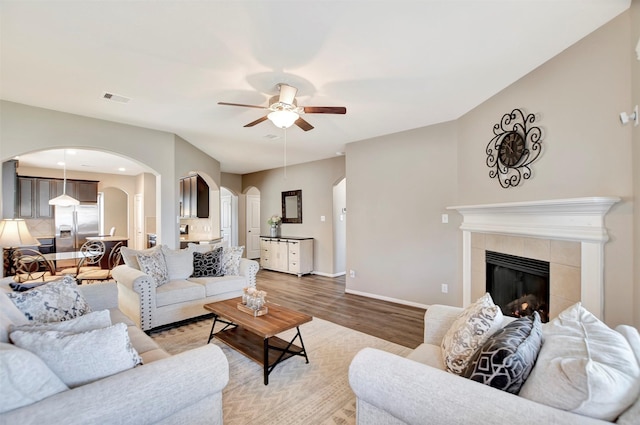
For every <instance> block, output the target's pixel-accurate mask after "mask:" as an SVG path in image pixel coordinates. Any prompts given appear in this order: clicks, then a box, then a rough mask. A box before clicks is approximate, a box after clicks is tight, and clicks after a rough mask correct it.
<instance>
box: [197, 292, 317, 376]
mask: <svg viewBox="0 0 640 425" xmlns="http://www.w3.org/2000/svg"><path fill="white" fill-rule="evenodd" d="M241 301H242V298H240V297H238V298H232V299H230V300H224V301H218V302H215V303H209V304H205V305H204V308H205V309H207V310H209V311H210V312H212V313H213V315H214V320H213V325H212V326H211V333H210V334H209V341H207V344H208V343H209V342H211V340H212V339H213V337H214V336H215V337H216V338H218V339H219V340H220V341H222V342H224V343H225V344H227V345H228V346H230V347H232V348H234V349H235V350H237V351H239V352H240V353H242V354H244V355H245V356H247V357H248V358H250V359H251V360H253V361H255V362H257V363H258V364H261V365H262V366H263V370H264V384H265V385H269V374H270V373H271V372H272V371H273V369H274V368H275V367H276V366H277V365H278V364H280V363H282V362H283V361H285V360H286V359H288V358H291V357H293V356H302V357H304V358H305V360H306V363H309V357H307V351H306V350H305V348H304V343H303V342H302V335H301V334H300V328H299V326H300V325H302V324H303V323H307V322H310V321H311V320H313V317H311V316H309V315H306V314H304V313H300V312H297V311H295V310H291V309H288V308H285V307H282V306H281V305H278V304H273V303H267V307H268V308H269V312H268V313H267V314H265V315H264V316H258V317H253V315H251V314H248V313H245V312H243V311H240V310H238V307H237V304H238V303H239V302H241ZM218 322H220V323H224V324H225V326H224V327H223V328H222V330H220V331H218V332H214V328H215V326H216V324H217V323H218ZM293 328H296V331H297V332H296V335H295V336H294V337H293V339H292V340H291V341H289V342H287V341H285V340H283V339H281V338H278V337H277V336H276V335H277V334H279V333H281V332H284V331H287V330H289V329H293ZM296 340H299V343H300V346H297V345H294V342H296Z"/></svg>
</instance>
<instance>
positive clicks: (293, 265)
mask: <svg viewBox="0 0 640 425" xmlns="http://www.w3.org/2000/svg"><path fill="white" fill-rule="evenodd" d="M289 271H290V272H296V273H297V272H300V263H299V262H297V261H289Z"/></svg>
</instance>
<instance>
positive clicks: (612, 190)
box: [346, 0, 640, 326]
mask: <svg viewBox="0 0 640 425" xmlns="http://www.w3.org/2000/svg"><path fill="white" fill-rule="evenodd" d="M638 8H639V6H638V1H637V0H636V1H634V3H633V8H632V10H631V11H630V12H627V13H624V14H622V15H620V16H619V17H618V18H616V19H614V20H613V21H611V22H610V23H609V24H607V25H605V26H604V27H602V28H601V29H599V30H598V31H596V32H594V33H593V34H591V35H589V36H588V37H586V38H585V39H583V40H581V41H580V42H578V43H577V44H576V45H574V46H572V47H571V48H569V49H567V50H566V51H564V52H563V53H561V54H560V55H558V56H557V57H555V58H554V59H552V60H550V61H549V62H547V63H545V64H544V65H542V66H540V67H539V68H538V69H536V70H534V71H533V72H531V73H530V74H529V75H527V76H525V77H523V78H522V79H521V80H519V81H517V82H515V83H514V84H512V85H511V86H509V87H507V88H506V89H504V90H503V91H502V92H501V93H499V94H497V95H496V96H494V97H493V98H491V99H489V100H488V101H486V102H484V103H483V104H481V105H480V106H478V107H477V108H475V109H473V110H472V111H469V112H468V113H467V114H465V115H464V116H462V117H461V118H459V119H458V120H456V121H454V122H451V123H448V124H439V125H434V126H431V127H427V128H421V129H417V130H414V131H410V132H404V133H399V134H394V135H390V136H386V137H380V138H376V139H372V140H367V141H362V142H357V143H352V144H349V145H348V146H347V150H346V152H347V194H348V196H347V198H348V200H347V209H348V212H349V221H348V227H347V269H348V270H349V269H353V270H355V271H356V277H355V278H350V277H349V275H348V274H347V290H349V291H354V292H362V293H369V294H373V296H376V297H381V298H385V297H387V298H390V299H399V300H404V301H407V302H409V303H417V304H433V303H445V304H452V305H461V303H462V292H461V275H460V272H459V270H461V266H460V261H461V260H460V258H461V249H460V247H461V233H460V232H459V231H458V230H457V228H458V226H459V224H460V219H461V217H459V216H458V215H457V214H456V213H452V214H451V215H450V217H449V218H450V223H449V224H448V225H443V224H441V223H440V214H441V213H444V212H447V211H445V210H444V209H445V208H446V207H447V206H452V205H469V204H485V203H497V202H514V201H525V200H542V199H555V198H573V197H582V196H618V197H621V198H622V202H620V203H619V204H617V205H616V206H614V207H613V208H612V210H611V212H610V213H609V214H608V216H607V219H606V223H605V224H606V226H607V228H608V229H609V232H610V236H611V240H610V241H609V242H608V243H607V244H606V246H605V269H606V272H605V320H606V321H607V323H609V324H610V325H617V324H619V323H630V324H635V325H636V326H638V325H640V323H639V322H640V317H639V313H638V311H639V310H640V309H638V308H637V306H638V305H639V304H638V298H639V295H638V293H639V292H640V276H639V274H638V266H637V264H636V266H635V279H634V258H636V259H637V258H638V252H639V251H640V243H639V242H638V238H639V236H638V230H637V229H638V227H640V226H638V225H636V230H635V251H634V236H633V235H634V230H633V229H634V227H633V221H634V219H635V222H636V223H638V214H639V212H638V208H637V207H636V208H635V211H634V202H633V201H634V194H635V196H636V197H638V196H639V194H638V191H639V190H640V189H639V188H638V186H640V179H639V178H638V176H639V173H638V170H639V169H640V161H639V159H638V157H639V154H638V150H640V148H639V146H640V145H639V143H638V142H639V141H638V132H639V131H640V127H633V126H630V125H627V126H622V125H621V124H620V121H619V119H618V114H619V113H620V112H622V111H625V110H626V111H630V110H631V109H632V107H633V105H635V104H636V103H638V102H639V101H640V96H639V95H638V91H639V90H638V81H637V79H638V74H640V73H639V72H638V63H637V60H636V59H635V52H634V48H635V44H636V43H637V40H638V32H639V31H638V28H637V27H638V19H637V18H638ZM631 15H633V17H634V19H633V20H632V19H631ZM631 22H633V25H632V24H631ZM632 28H633V31H631V29H632ZM632 32H633V35H632ZM632 62H633V65H632V64H631V63H632ZM631 71H633V73H634V77H633V93H634V94H633V96H632V90H631V87H632V76H631V74H632V72H631ZM513 108H522V109H524V110H525V112H528V113H536V114H537V117H538V124H539V125H540V126H541V127H542V128H543V131H544V134H545V135H544V141H543V145H544V152H543V154H542V156H541V157H540V158H539V159H538V160H537V162H535V163H534V164H533V177H532V178H531V179H530V180H526V181H524V183H523V184H521V185H520V186H518V187H516V188H510V189H503V188H501V187H500V185H499V184H498V182H497V181H496V180H495V179H490V178H489V176H488V173H489V169H488V167H487V166H486V162H485V161H486V153H485V149H486V145H487V143H488V142H489V140H490V139H491V137H492V136H493V133H492V128H493V125H494V124H495V123H497V122H499V120H500V118H501V117H502V115H503V114H505V113H507V112H510V111H511V110H512V109H513ZM632 134H633V136H632ZM632 141H633V146H632ZM634 173H635V174H634ZM634 182H635V183H636V185H635V187H634ZM636 199H637V198H636ZM456 259H457V260H456ZM636 263H638V262H637V261H636ZM442 283H448V284H449V293H448V294H442V293H441V292H440V285H441V284H442ZM634 300H635V302H634Z"/></svg>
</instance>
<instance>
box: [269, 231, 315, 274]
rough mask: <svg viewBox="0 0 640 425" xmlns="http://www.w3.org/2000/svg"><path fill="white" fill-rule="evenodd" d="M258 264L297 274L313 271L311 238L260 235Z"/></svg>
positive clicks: (270, 268)
mask: <svg viewBox="0 0 640 425" xmlns="http://www.w3.org/2000/svg"><path fill="white" fill-rule="evenodd" d="M260 265H261V266H262V268H263V269H267V270H276V271H279V272H284V273H292V274H297V275H298V277H300V276H302V275H303V274H307V273H311V272H312V271H313V238H299V237H289V238H287V237H269V236H261V237H260Z"/></svg>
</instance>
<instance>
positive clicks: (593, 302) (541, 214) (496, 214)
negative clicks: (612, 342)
mask: <svg viewBox="0 0 640 425" xmlns="http://www.w3.org/2000/svg"><path fill="white" fill-rule="evenodd" d="M619 201H620V198H616V197H590V198H570V199H553V200H544V201H530V202H511V203H504V204H486V205H467V206H457V207H448V208H447V209H450V210H456V211H458V212H459V213H460V214H462V216H463V221H462V225H461V226H460V229H461V230H462V231H463V232H462V239H463V251H462V262H463V270H462V301H463V304H464V305H465V306H466V305H468V304H469V303H470V302H471V233H472V232H478V233H496V234H503V235H509V236H524V237H534V238H546V239H561V240H570V241H578V242H580V243H581V251H582V258H581V288H582V289H581V300H582V304H583V305H584V306H585V308H587V309H588V310H589V311H591V312H592V313H593V314H595V315H596V316H598V317H599V318H602V315H603V307H604V299H603V288H604V248H603V247H604V244H605V243H606V242H607V240H609V236H608V234H607V229H606V227H605V226H604V216H605V215H606V213H607V212H608V211H609V209H610V208H611V206H612V205H614V204H615V203H617V202H619Z"/></svg>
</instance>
